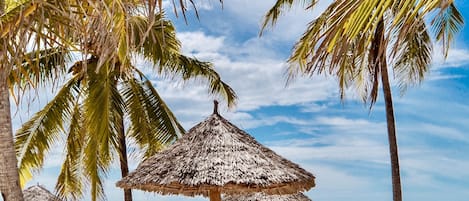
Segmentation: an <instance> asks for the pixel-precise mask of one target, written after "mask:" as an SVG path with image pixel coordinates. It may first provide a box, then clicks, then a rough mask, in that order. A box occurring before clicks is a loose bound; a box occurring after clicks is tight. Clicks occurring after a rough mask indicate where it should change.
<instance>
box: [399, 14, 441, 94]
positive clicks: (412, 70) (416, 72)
mask: <svg viewBox="0 0 469 201" xmlns="http://www.w3.org/2000/svg"><path fill="white" fill-rule="evenodd" d="M424 23H425V22H424V19H422V18H416V20H415V22H414V23H413V24H414V26H413V27H411V28H410V29H409V30H408V31H406V34H405V37H404V38H400V39H399V41H398V42H396V44H399V45H398V46H395V48H396V50H395V51H396V52H397V53H396V56H395V58H394V61H393V62H392V63H393V69H394V76H395V77H396V79H397V82H398V84H399V88H400V91H401V94H403V93H404V92H405V91H406V90H407V88H408V87H409V86H412V85H415V84H419V83H420V82H421V81H423V79H424V77H425V73H426V72H427V71H428V68H429V66H430V64H431V57H432V41H431V39H430V35H429V33H428V31H427V29H426V26H425V24H424Z"/></svg>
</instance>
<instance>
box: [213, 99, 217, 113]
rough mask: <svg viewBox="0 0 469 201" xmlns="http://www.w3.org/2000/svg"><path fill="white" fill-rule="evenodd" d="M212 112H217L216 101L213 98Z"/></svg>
mask: <svg viewBox="0 0 469 201" xmlns="http://www.w3.org/2000/svg"><path fill="white" fill-rule="evenodd" d="M213 114H218V101H217V100H213Z"/></svg>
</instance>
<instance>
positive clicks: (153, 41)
mask: <svg viewBox="0 0 469 201" xmlns="http://www.w3.org/2000/svg"><path fill="white" fill-rule="evenodd" d="M156 19H157V21H159V22H157V23H155V24H154V25H153V27H152V28H151V29H150V30H148V32H145V31H146V30H145V27H148V26H150V25H149V24H148V20H147V19H146V18H143V17H139V16H136V17H133V18H131V20H130V22H129V27H130V31H129V33H131V35H132V37H131V38H132V39H131V41H132V44H133V45H134V46H135V48H136V52H137V53H138V54H141V55H143V56H144V58H146V59H148V60H150V61H151V62H152V63H153V64H154V67H155V68H156V70H157V72H158V73H159V74H167V75H172V76H176V75H179V76H181V77H182V79H183V80H188V79H193V78H195V79H204V80H207V82H208V84H209V92H210V93H211V94H213V95H220V96H221V97H222V98H224V99H225V100H226V102H227V104H228V106H229V107H232V106H234V105H235V101H236V94H235V92H234V90H233V89H231V87H230V86H229V85H227V84H226V83H225V82H223V81H222V80H221V78H220V76H219V75H218V73H217V72H216V71H215V70H214V69H213V68H212V65H211V64H210V63H208V62H202V61H199V60H197V59H194V58H189V57H186V56H184V55H182V54H180V44H179V41H178V40H177V38H176V33H175V29H174V26H173V25H172V24H171V22H170V21H167V20H164V16H163V13H162V14H160V15H158V16H157V17H156ZM145 34H147V35H148V36H147V37H146V40H143V41H142V40H141V39H142V38H145V37H144V35H145Z"/></svg>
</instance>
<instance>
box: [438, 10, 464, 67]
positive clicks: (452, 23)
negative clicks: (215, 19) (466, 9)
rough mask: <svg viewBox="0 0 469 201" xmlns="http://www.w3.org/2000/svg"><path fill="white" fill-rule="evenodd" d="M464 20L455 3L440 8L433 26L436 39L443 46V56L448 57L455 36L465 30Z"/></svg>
mask: <svg viewBox="0 0 469 201" xmlns="http://www.w3.org/2000/svg"><path fill="white" fill-rule="evenodd" d="M463 24H464V19H463V16H462V15H461V13H460V12H459V11H458V9H457V8H456V6H455V5H454V3H451V4H449V5H447V6H445V7H442V8H440V11H439V12H438V14H437V15H436V16H435V17H434V18H433V20H432V22H431V25H432V28H433V31H434V32H435V34H436V39H437V40H438V41H441V43H442V44H443V54H444V55H445V58H446V57H447V56H448V50H449V47H450V45H451V44H450V43H451V42H452V41H453V40H454V36H455V35H456V34H457V33H458V32H459V31H461V29H462V28H463Z"/></svg>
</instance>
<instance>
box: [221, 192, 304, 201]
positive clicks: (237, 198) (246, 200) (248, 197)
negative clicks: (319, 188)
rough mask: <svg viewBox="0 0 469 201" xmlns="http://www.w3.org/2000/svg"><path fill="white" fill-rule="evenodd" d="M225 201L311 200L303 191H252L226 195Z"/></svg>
mask: <svg viewBox="0 0 469 201" xmlns="http://www.w3.org/2000/svg"><path fill="white" fill-rule="evenodd" d="M223 201H311V199H309V198H308V197H307V196H306V195H304V194H303V193H296V194H289V195H266V194H264V193H252V194H242V195H225V196H223Z"/></svg>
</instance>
